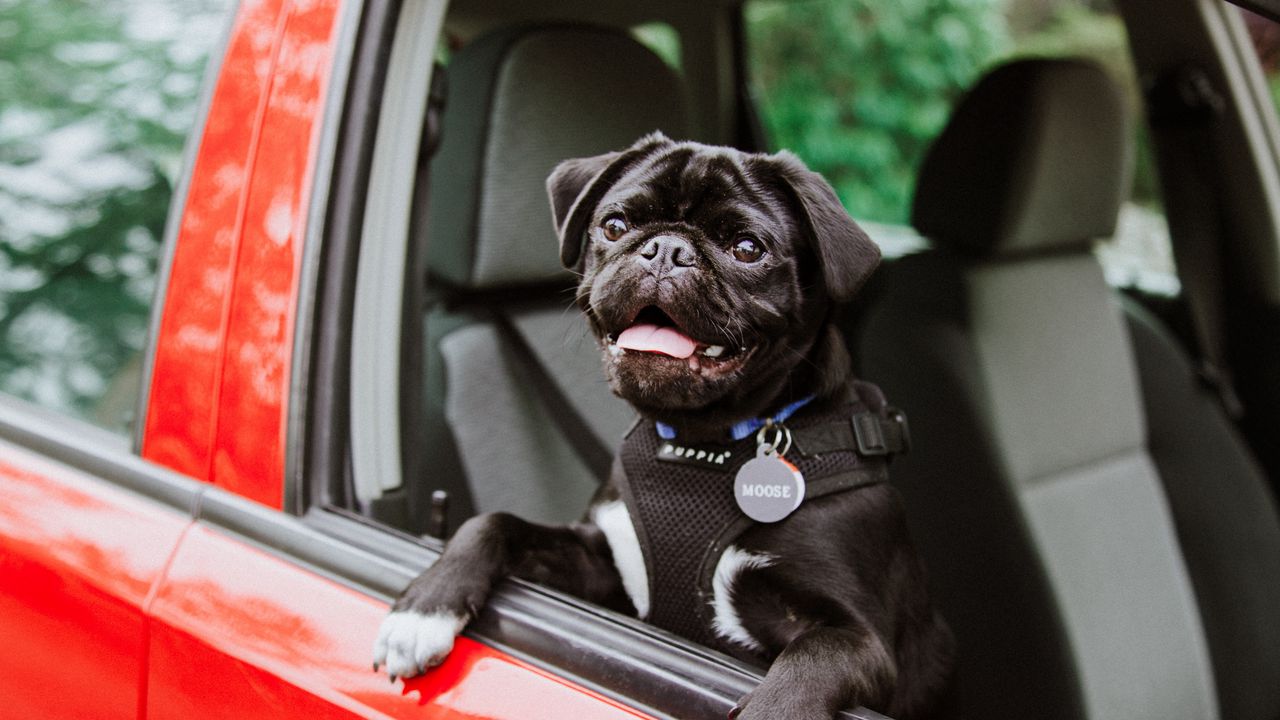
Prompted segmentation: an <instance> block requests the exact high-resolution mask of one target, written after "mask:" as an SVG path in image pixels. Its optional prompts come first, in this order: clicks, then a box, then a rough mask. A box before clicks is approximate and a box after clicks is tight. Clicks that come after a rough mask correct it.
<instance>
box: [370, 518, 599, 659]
mask: <svg viewBox="0 0 1280 720" xmlns="http://www.w3.org/2000/svg"><path fill="white" fill-rule="evenodd" d="M508 575H514V576H517V577H522V578H525V579H528V580H533V581H535V582H540V583H543V584H546V585H549V586H551V587H554V588H556V589H558V590H563V591H565V592H569V593H572V594H574V595H577V596H579V597H582V598H584V599H586V600H591V601H594V602H599V603H602V604H607V605H613V606H617V604H618V598H620V597H623V598H624V597H625V596H624V595H623V591H622V581H621V579H620V578H619V577H618V574H617V571H616V570H615V569H614V567H613V563H612V557H611V555H610V554H609V549H608V544H607V543H606V541H605V540H604V537H603V535H602V534H601V533H600V531H599V529H598V528H596V527H595V526H593V525H590V524H587V523H581V524H575V525H570V526H567V527H550V526H545V525H537V524H534V523H531V522H528V521H525V520H521V519H520V518H518V517H515V516H514V515H509V514H506V513H490V514H486V515H478V516H476V517H473V518H471V519H470V520H467V521H466V522H465V523H463V524H462V526H461V527H459V528H458V532H457V534H455V535H454V537H453V539H452V540H450V541H449V544H448V546H447V547H446V548H445V551H444V554H443V555H441V556H440V559H439V560H437V561H436V563H435V564H434V565H432V566H431V567H429V568H427V569H426V570H425V571H424V572H423V573H422V574H421V575H419V576H418V577H417V578H415V579H414V580H413V581H412V582H411V583H409V586H408V587H407V588H405V591H404V593H403V594H402V595H401V596H400V598H399V599H397V600H396V601H395V603H394V604H393V605H392V606H391V614H389V615H388V616H387V617H386V619H385V620H383V622H382V627H381V628H380V630H379V632H378V639H377V641H376V643H375V646H374V668H375V669H377V668H378V667H379V666H383V665H385V667H386V669H387V672H388V673H389V674H390V675H391V676H392V677H393V678H395V677H397V676H398V677H410V676H413V675H418V674H420V673H422V672H424V671H425V670H426V669H427V668H430V667H433V666H435V665H438V664H440V663H441V662H442V661H443V660H444V659H445V657H446V656H448V654H449V651H450V650H452V649H453V639H454V637H455V636H457V634H458V633H460V632H462V628H463V627H465V626H466V624H467V623H468V622H470V621H471V619H472V618H474V617H475V616H476V615H477V614H478V613H479V612H480V608H481V607H483V606H484V604H485V602H486V601H487V600H488V598H489V594H490V592H491V591H492V590H493V586H494V585H495V584H496V583H497V582H498V581H499V580H501V579H502V578H504V577H506V576H508Z"/></svg>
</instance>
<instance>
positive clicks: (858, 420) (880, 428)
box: [851, 407, 911, 457]
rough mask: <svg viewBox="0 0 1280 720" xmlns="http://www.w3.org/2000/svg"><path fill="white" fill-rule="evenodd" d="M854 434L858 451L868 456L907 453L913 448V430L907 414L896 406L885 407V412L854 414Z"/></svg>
mask: <svg viewBox="0 0 1280 720" xmlns="http://www.w3.org/2000/svg"><path fill="white" fill-rule="evenodd" d="M851 422H852V424H853V436H854V438H855V439H856V440H857V443H858V452H859V453H860V454H862V455H865V456H867V457H878V456H881V455H893V454H895V453H906V452H909V451H910V450H911V431H910V429H909V427H908V425H907V416H906V414H905V413H903V412H902V411H901V410H899V409H898V408H895V407H889V408H885V414H884V415H881V414H880V413H874V412H860V413H857V414H855V415H854V416H853V418H852V420H851Z"/></svg>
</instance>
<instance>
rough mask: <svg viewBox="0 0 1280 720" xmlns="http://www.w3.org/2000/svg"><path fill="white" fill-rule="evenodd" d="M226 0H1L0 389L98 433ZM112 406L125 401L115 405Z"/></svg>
mask: <svg viewBox="0 0 1280 720" xmlns="http://www.w3.org/2000/svg"><path fill="white" fill-rule="evenodd" d="M226 5H227V2H225V0H133V1H132V2H120V3H95V2H89V1H87V0H43V1H42V2H19V1H18V0H0V98H2V100H0V391H3V392H7V393H10V394H14V395H18V396H20V397H24V398H26V399H29V400H32V401H34V402H37V403H39V404H42V405H45V406H47V407H52V408H54V409H57V410H61V411H68V412H72V413H75V414H77V415H79V416H81V417H84V418H85V419H89V420H92V421H96V422H99V423H100V424H104V425H107V426H108V427H111V428H112V429H118V430H124V429H126V426H127V424H128V422H129V420H130V418H128V417H127V416H125V415H124V414H123V413H127V411H128V410H130V409H131V407H128V408H124V409H113V412H112V416H111V417H103V416H102V415H101V412H100V411H101V410H102V408H99V407H98V404H99V401H100V399H101V398H103V397H104V396H106V395H107V394H108V393H112V394H114V395H117V396H120V394H119V393H118V391H117V389H116V388H113V387H112V386H113V385H119V384H121V383H124V384H132V385H133V386H134V388H133V391H132V392H126V393H123V395H122V396H123V397H126V398H127V397H134V398H136V384H137V382H138V377H137V373H138V364H137V361H136V358H137V356H138V354H139V353H140V351H141V349H142V347H143V344H144V342H145V340H146V334H147V325H148V321H149V308H150V305H151V300H152V295H153V292H154V288H155V278H156V267H157V259H158V254H159V245H160V238H161V236H162V234H163V232H164V224H165V217H166V213H167V211H168V205H169V201H170V199H171V196H172V193H173V185H174V178H175V176H176V174H177V171H178V166H179V164H180V161H181V156H182V150H183V144H184V141H185V137H186V134H187V132H188V130H189V129H190V127H191V125H192V124H193V121H194V115H195V105H196V101H197V97H198V94H199V88H200V85H201V74H202V72H203V67H204V62H205V60H206V58H207V55H208V52H209V49H210V48H211V46H212V44H213V41H214V40H215V39H216V38H217V37H218V35H219V32H218V30H219V29H220V27H221V25H222V22H223V20H222V18H223V15H224V12H223V11H224V10H225V7H226ZM126 405H131V404H130V403H126Z"/></svg>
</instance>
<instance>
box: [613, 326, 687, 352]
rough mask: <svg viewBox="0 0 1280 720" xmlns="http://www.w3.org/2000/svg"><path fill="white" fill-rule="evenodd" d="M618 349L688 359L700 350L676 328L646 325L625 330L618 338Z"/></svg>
mask: <svg viewBox="0 0 1280 720" xmlns="http://www.w3.org/2000/svg"><path fill="white" fill-rule="evenodd" d="M618 347H620V348H622V349H624V350H639V351H640V352H652V353H662V354H663V355H670V356H671V357H675V358H687V357H689V356H690V355H692V354H693V351H694V350H697V349H698V343H696V342H694V341H693V340H692V339H691V338H690V337H689V336H688V335H685V334H684V333H682V332H680V331H679V330H676V329H675V328H671V327H658V326H657V325H648V324H645V325H632V326H631V327H629V328H627V329H626V330H623V331H622V334H621V335H619V336H618Z"/></svg>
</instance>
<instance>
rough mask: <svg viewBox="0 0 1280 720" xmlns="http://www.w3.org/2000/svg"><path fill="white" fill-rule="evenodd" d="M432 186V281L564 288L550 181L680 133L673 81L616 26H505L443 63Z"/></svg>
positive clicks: (677, 86) (678, 92)
mask: <svg viewBox="0 0 1280 720" xmlns="http://www.w3.org/2000/svg"><path fill="white" fill-rule="evenodd" d="M447 72H448V73H449V97H448V100H447V103H446V105H445V110H444V116H443V121H442V142H441V145H440V150H439V152H438V153H437V154H436V155H435V157H434V158H432V161H431V170H430V175H429V183H430V185H429V188H428V208H427V213H428V220H427V234H428V235H427V238H426V244H427V258H428V268H429V273H430V275H431V277H432V280H433V282H437V283H444V284H446V285H448V286H452V287H454V288H463V289H492V288H499V287H511V286H517V285H535V284H543V283H548V282H555V281H558V280H568V279H569V277H570V275H569V273H568V271H567V270H565V269H564V268H563V267H562V266H561V265H560V260H559V258H560V255H559V249H558V242H557V238H556V234H555V229H554V225H553V223H552V220H551V210H550V207H549V205H548V201H547V194H546V185H545V183H546V179H547V176H548V175H549V174H550V173H551V170H552V169H553V168H554V167H555V166H556V164H557V163H559V162H560V161H561V160H565V159H567V158H575V157H585V156H589V155H598V154H601V153H604V152H608V151H610V150H617V149H618V148H625V147H627V146H628V145H630V144H631V143H633V142H635V140H636V138H639V137H641V136H642V135H645V134H646V133H649V132H652V131H654V130H661V131H663V132H665V133H667V134H668V135H671V136H672V137H686V136H687V135H688V133H687V128H686V122H687V120H686V114H685V100H686V98H685V90H684V87H683V84H682V83H681V80H680V77H679V76H678V75H677V74H676V73H675V71H673V70H672V69H671V68H670V67H668V66H667V65H666V64H665V63H663V61H662V60H661V59H660V58H658V56H657V55H655V54H654V53H653V52H652V51H650V50H649V49H648V48H646V47H644V46H643V45H641V44H640V43H639V42H637V41H636V40H634V39H633V38H632V37H631V36H630V35H628V34H626V33H625V32H623V31H621V30H615V29H608V28H597V27H590V26H580V25H558V26H535V27H520V28H513V29H506V30H502V31H499V32H497V33H494V34H491V35H488V36H486V37H484V38H482V39H479V40H476V41H475V42H472V43H470V44H469V45H467V46H466V47H464V48H463V49H462V50H460V51H459V52H458V53H457V54H456V55H455V56H454V57H453V60H452V61H451V62H450V64H449V66H448V68H447Z"/></svg>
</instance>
